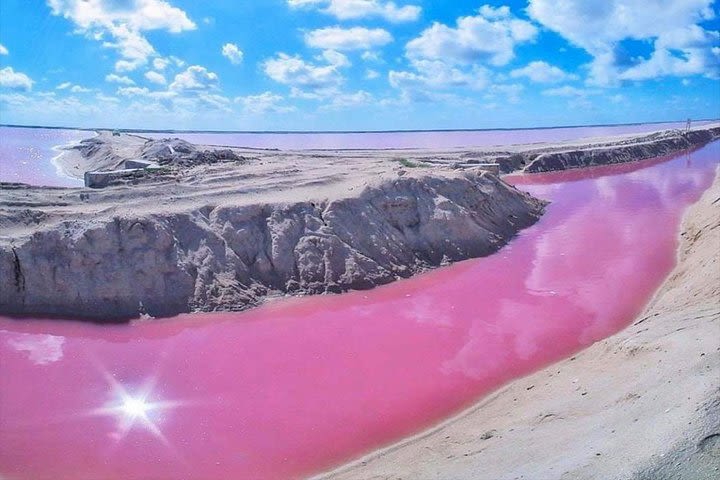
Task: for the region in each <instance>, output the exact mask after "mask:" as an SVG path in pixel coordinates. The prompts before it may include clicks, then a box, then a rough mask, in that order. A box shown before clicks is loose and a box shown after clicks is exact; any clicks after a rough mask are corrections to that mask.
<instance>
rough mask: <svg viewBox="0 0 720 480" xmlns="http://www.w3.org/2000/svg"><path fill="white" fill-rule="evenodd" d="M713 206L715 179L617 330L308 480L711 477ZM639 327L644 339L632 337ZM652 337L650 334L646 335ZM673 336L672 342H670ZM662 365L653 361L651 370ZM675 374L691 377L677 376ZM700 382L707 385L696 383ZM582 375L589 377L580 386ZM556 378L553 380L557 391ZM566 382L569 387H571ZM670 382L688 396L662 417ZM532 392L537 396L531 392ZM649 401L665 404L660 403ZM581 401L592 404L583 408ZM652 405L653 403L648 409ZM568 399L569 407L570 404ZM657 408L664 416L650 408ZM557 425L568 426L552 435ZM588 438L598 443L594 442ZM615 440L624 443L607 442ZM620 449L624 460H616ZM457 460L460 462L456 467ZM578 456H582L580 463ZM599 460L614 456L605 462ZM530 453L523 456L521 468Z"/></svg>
mask: <svg viewBox="0 0 720 480" xmlns="http://www.w3.org/2000/svg"><path fill="white" fill-rule="evenodd" d="M719 201H720V167H718V168H717V169H716V174H715V178H714V181H713V184H712V185H711V186H710V187H709V188H708V189H707V190H706V191H705V192H704V193H703V195H702V197H701V198H700V199H699V200H698V201H697V202H696V203H694V204H693V205H692V206H690V207H689V208H688V209H687V211H686V212H685V213H684V215H683V220H682V223H681V225H680V228H679V231H678V232H677V239H678V242H677V249H676V264H675V266H674V268H673V270H672V271H671V272H670V273H669V275H668V276H667V278H666V279H665V280H664V281H663V283H662V284H661V285H660V286H659V287H658V289H657V290H656V292H655V293H654V294H653V296H652V297H651V298H650V299H649V300H648V303H647V305H646V307H645V308H644V309H643V311H642V313H641V314H640V315H638V316H637V317H636V318H635V319H634V320H633V321H632V322H631V323H629V324H628V326H627V327H625V328H623V329H622V330H621V331H619V332H618V333H616V334H614V335H612V336H611V337H607V338H605V339H603V340H601V341H598V342H596V343H594V344H593V345H590V346H588V347H587V348H584V349H582V350H580V351H579V352H577V353H576V354H575V355H573V356H571V357H569V358H566V359H564V360H561V361H558V362H556V363H553V364H552V365H549V366H548V367H545V368H543V369H541V370H539V371H537V372H535V373H532V374H530V375H527V376H525V377H522V378H518V379H515V380H513V381H511V382H510V383H508V384H506V385H505V386H503V387H501V388H500V389H498V390H496V391H495V392H493V393H491V394H489V395H488V396H486V397H484V398H482V399H481V400H479V401H478V402H476V403H475V404H473V405H471V406H470V407H468V408H466V409H464V410H462V411H461V412H459V413H457V414H456V415H454V416H453V417H451V418H449V419H447V420H445V421H443V422H441V423H440V424H438V425H435V426H434V427H432V428H430V429H426V430H424V431H422V432H419V433H417V434H415V435H413V436H412V437H409V438H405V439H403V440H401V441H399V442H396V443H394V444H391V445H389V446H386V447H383V448H380V449H377V450H375V451H373V452H370V453H368V454H366V455H364V456H362V457H360V458H357V459H354V460H352V461H350V462H348V463H345V464H343V465H341V466H339V467H337V468H335V469H332V470H329V471H326V472H322V473H319V474H316V475H313V476H311V477H310V478H311V479H312V480H330V479H338V480H339V479H358V480H359V479H366V478H396V477H398V478H401V477H402V478H414V479H430V478H437V474H438V472H442V474H443V475H446V476H447V477H446V478H453V479H458V480H460V479H467V480H471V479H472V480H479V479H488V480H499V479H512V478H562V479H567V480H570V479H604V478H622V479H638V480H639V479H657V478H668V479H669V478H673V479H677V478H681V479H699V478H710V476H707V477H706V476H704V475H714V474H717V472H718V471H719V470H720V402H718V401H717V400H716V396H717V394H718V393H720V381H718V380H717V378H716V377H717V372H718V371H719V370H720V353H718V352H720V348H713V347H717V345H714V344H713V339H716V338H718V335H720V296H719V295H718V294H720V286H716V285H720V259H719V258H718V256H719V255H718V253H717V252H716V251H715V249H714V247H715V246H716V245H718V244H720V218H718V215H717V212H716V211H715V210H713V209H714V208H716V205H717V203H718V202H719ZM708 221H709V222H710V223H707V222H708ZM713 223H714V226H713ZM691 267H697V268H691ZM702 270H705V271H704V272H703V271H702ZM688 279H689V281H688ZM668 297H669V299H668ZM690 297H692V298H691V299H690ZM682 298H684V299H685V303H682V302H681V299H682ZM693 315H694V318H690V319H689V320H688V319H686V317H691V316H693ZM683 321H685V322H687V321H690V322H691V324H690V325H687V324H684V325H681V326H680V328H676V327H677V326H678V325H677V322H683ZM638 325H642V327H639V328H636V327H638ZM653 327H654V330H655V331H653V332H651V330H653ZM678 332H685V333H683V334H679V333H678ZM691 334H692V335H693V336H694V335H698V336H700V337H702V336H703V334H704V336H705V340H704V342H701V339H699V338H693V339H692V340H691V339H690V338H689V337H690V336H691ZM680 335H682V338H676V337H678V336H680ZM665 337H667V341H664V340H665ZM696 342H699V343H701V345H703V346H701V347H699V348H697V349H696V350H697V351H698V352H699V353H697V354H696V355H694V356H687V355H678V354H677V352H673V351H672V348H673V347H675V350H678V351H679V350H682V351H687V350H689V351H693V350H694V344H695V343H696ZM678 344H680V346H678ZM663 349H664V350H663ZM656 352H661V353H659V354H658V353H656ZM663 354H664V355H663ZM644 355H648V356H649V355H654V356H662V357H669V358H670V359H671V360H672V362H673V363H672V365H673V366H672V369H673V371H675V374H673V373H671V372H670V371H666V369H664V368H662V366H660V368H659V369H660V371H659V372H657V371H652V370H650V372H648V371H647V370H646V369H647V363H642V364H641V365H638V363H639V361H638V358H640V357H642V356H644ZM618 356H622V357H626V358H620V359H618V358H617V357H618ZM661 362H662V358H660V359H658V360H657V363H656V364H657V365H661ZM628 367H631V368H636V369H637V374H636V376H632V373H634V372H635V370H630V368H628ZM638 367H639V368H638ZM678 367H681V368H678ZM683 368H687V369H689V370H691V371H694V372H695V373H696V375H695V376H690V377H687V376H683V375H680V371H681V370H682V369H683ZM703 372H707V373H708V374H709V375H710V376H711V378H710V379H709V380H705V379H703V378H702V376H703V375H704V373H703ZM588 374H589V375H594V376H595V377H594V378H591V379H590V380H587V379H586V378H583V379H582V382H581V381H580V380H579V379H580V378H582V376H583V375H584V376H585V377H587V375H588ZM713 375H714V376H715V378H712V377H713ZM561 376H562V377H563V380H558V379H559V378H560V377H561ZM573 377H577V378H573ZM568 378H573V380H571V381H570V384H569V385H568V381H569V380H568ZM672 382H677V383H681V384H683V383H684V384H686V385H685V386H684V387H680V390H682V391H683V392H686V393H692V395H691V396H688V397H687V403H686V404H685V405H681V406H680V407H678V406H677V405H675V406H674V407H675V408H673V407H669V408H665V407H664V405H665V404H668V398H667V397H670V399H671V400H679V396H678V395H670V394H669V393H671V392H672V391H673V390H675V393H679V390H676V389H678V387H675V386H673V387H667V386H666V385H668V384H672ZM542 383H544V387H546V388H545V389H543V387H540V389H538V388H533V387H534V386H537V385H539V384H542ZM578 384H579V385H578ZM640 384H645V386H646V389H645V390H643V389H640V388H637V385H640ZM597 385H602V386H603V387H605V388H596V386H597ZM580 388H581V389H582V390H584V391H585V392H586V393H582V395H580V396H577V394H576V393H575V392H576V391H577V390H578V389H580ZM653 388H654V389H655V390H656V392H653ZM541 390H545V392H542V393H541ZM548 390H554V391H551V392H548ZM626 390H627V393H626ZM630 390H633V391H630ZM634 390H637V391H634ZM658 390H662V391H663V392H664V393H665V394H666V395H658V394H657V391H658ZM587 392H591V393H592V394H593V396H595V395H597V396H599V397H601V398H598V399H593V397H592V396H590V397H588V396H587ZM598 392H599V393H598ZM573 393H575V395H573ZM653 393H656V395H655V397H654V398H652V399H651V400H648V397H650V396H651V395H652V394H653ZM623 394H625V395H623ZM571 395H572V396H573V398H568V397H570V396H571ZM588 400H590V401H588ZM658 402H665V404H663V405H661V406H658V405H657V403H658ZM683 402H684V400H683ZM625 403H634V404H635V405H633V406H632V409H633V411H632V412H629V413H628V412H627V411H626V410H625V409H627V408H628V407H627V406H623V404H625ZM638 404H639V405H638ZM680 408H682V409H683V411H682V415H681V414H680V413H677V412H676V413H675V414H674V415H673V416H674V417H678V416H679V417H681V418H680V419H678V418H673V420H672V422H671V421H670V420H669V419H668V414H669V413H670V412H671V411H673V410H674V409H680ZM519 412H522V413H520V414H519V415H518V413H519ZM641 412H642V413H641ZM634 416H637V417H638V418H632V417H634ZM642 416H645V417H647V416H651V417H652V418H653V419H657V421H662V422H666V423H672V427H673V430H672V432H673V433H674V435H670V437H671V438H672V441H671V442H668V438H666V436H668V435H669V432H668V428H664V429H663V428H656V426H655V424H653V422H652V421H648V419H647V418H645V419H642V422H641V421H640V420H641V417H642ZM628 420H630V421H628ZM565 422H570V423H574V424H575V425H561V424H562V423H565ZM558 424H560V425H558ZM610 426H612V427H616V428H613V429H611V428H610ZM594 429H595V430H594ZM597 429H600V430H604V431H603V432H602V433H601V434H597V431H596V430H597ZM623 429H624V430H625V431H624V432H623V431H622V430H623ZM608 430H611V432H608ZM658 430H659V431H658ZM519 431H522V432H523V433H517V432H519ZM616 434H618V435H617V437H620V436H622V435H624V436H625V437H627V438H626V439H624V440H623V439H622V438H617V437H615V435H616ZM638 437H642V438H643V442H644V443H643V445H645V446H643V447H642V448H638V447H637V446H634V447H631V445H633V440H632V439H633V438H638ZM599 444H600V445H603V446H602V447H601V446H599ZM572 445H574V446H575V447H571V446H572ZM647 445H650V446H647ZM625 448H629V450H632V451H633V453H634V455H629V454H626V453H625V452H623V450H624V449H625ZM458 450H462V451H465V453H461V454H459V455H458V454H457V453H456V452H457V451H458ZM578 450H580V451H582V452H581V453H580V454H578ZM596 450H597V451H596ZM600 450H604V453H603V452H601V451H600ZM608 450H611V451H612V452H613V453H614V454H608ZM468 452H469V453H468ZM558 452H566V453H568V454H569V453H570V452H573V454H574V456H573V457H567V458H566V457H564V456H562V455H558ZM528 453H531V454H532V455H531V457H530V458H528V457H527V454H528ZM481 454H482V455H481ZM463 459H467V460H465V461H463ZM533 459H534V460H535V461H536V463H533ZM495 462H496V463H495ZM498 463H499V464H501V465H500V466H498ZM503 466H504V467H505V468H503ZM481 472H482V473H481ZM711 472H712V473H711Z"/></svg>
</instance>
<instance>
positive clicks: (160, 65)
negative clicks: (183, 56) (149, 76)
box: [153, 57, 170, 71]
mask: <svg viewBox="0 0 720 480" xmlns="http://www.w3.org/2000/svg"><path fill="white" fill-rule="evenodd" d="M168 65H170V60H168V59H167V58H162V57H158V58H155V59H153V68H154V69H155V70H160V71H162V70H165V69H166V68H167V66H168Z"/></svg>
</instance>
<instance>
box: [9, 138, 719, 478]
mask: <svg viewBox="0 0 720 480" xmlns="http://www.w3.org/2000/svg"><path fill="white" fill-rule="evenodd" d="M719 159H720V142H716V143H714V144H712V145H709V146H707V147H705V148H703V149H701V150H698V151H695V152H693V153H690V154H687V155H681V156H678V157H676V158H674V159H671V160H668V161H656V162H645V163H643V164H635V165H632V166H629V165H624V166H619V167H609V168H602V169H591V170H583V171H572V172H564V173H561V174H558V175H554V174H544V175H540V176H533V177H520V178H515V179H514V182H515V183H516V184H518V185H521V188H523V189H526V190H527V191H530V192H532V193H533V194H535V195H537V196H540V197H543V198H546V199H548V200H551V201H552V203H551V204H550V206H549V207H548V210H547V214H546V215H545V216H544V217H543V218H542V219H541V220H540V222H539V223H537V224H536V225H535V226H533V227H531V228H529V229H526V230H525V231H523V232H522V233H521V234H520V235H519V236H518V237H517V238H516V239H514V240H513V241H512V242H511V243H510V244H509V245H508V246H507V247H505V248H503V249H502V250H501V251H500V252H498V253H497V254H495V255H492V256H490V257H487V258H481V259H475V260H469V261H465V262H461V263H459V264H456V265H454V266H451V267H447V268H442V269H438V270H435V271H433V272H430V273H428V274H425V275H421V276H417V277H415V278H413V279H410V280H405V281H399V282H396V283H394V284H391V285H387V286H384V287H381V288H377V289H374V290H371V291H365V292H354V293H349V294H344V295H337V296H321V297H308V298H300V299H287V300H279V301H276V302H272V303H270V304H268V305H266V306H265V307H262V308H258V309H255V310H252V311H249V312H245V313H240V314H208V315H182V316H180V317H178V318H174V319H169V320H165V321H157V322H146V323H136V324H133V325H129V326H95V325H87V324H82V323H74V322H60V321H47V320H34V321H27V320H23V321H20V320H12V319H8V318H0V369H1V371H0V477H2V478H6V479H18V480H20V479H22V480H24V479H28V480H30V479H32V480H42V479H53V480H59V479H71V480H79V479H93V480H94V479H103V480H105V479H108V480H109V479H122V480H128V479H180V478H182V479H217V478H228V479H279V478H301V477H304V476H307V475H309V474H312V473H316V472H319V471H322V470H324V469H328V468H331V467H333V466H335V465H337V464H339V463H343V462H345V461H347V460H349V459H351V458H354V457H357V456H359V455H362V454H363V453H365V452H367V451H369V450H372V449H374V448H377V447H380V446H382V445H386V444H388V443H391V442H393V441H396V440H398V439H400V438H402V437H405V436H408V435H410V434H413V433H415V432H417V431H419V430H422V429H424V428H427V427H428V426H430V425H432V424H434V423H436V422H438V421H441V420H443V419H445V418H447V417H448V416H450V415H452V414H453V413H455V412H457V411H458V410H459V409H462V408H463V407H466V406H468V405H469V404H472V403H473V402H475V401H477V400H478V399H480V398H481V397H482V396H483V395H485V394H487V393H488V392H490V391H492V390H494V389H496V388H498V387H499V386H500V385H502V384H503V383H505V382H507V381H509V380H511V379H513V378H517V377H520V376H523V375H526V374H528V373H530V372H532V371H534V370H537V369H539V368H541V367H543V366H545V365H547V364H548V363H550V362H553V361H556V360H559V359H561V358H563V357H567V356H569V355H571V354H573V353H574V352H576V351H577V350H579V349H582V348H584V347H586V346H588V345H590V344H591V343H593V342H595V341H597V340H600V339H602V338H604V337H607V336H609V335H611V334H613V333H614V332H617V331H618V330H620V329H622V328H623V327H625V326H626V325H627V324H628V323H629V322H630V321H631V320H632V319H633V318H634V317H635V316H636V315H637V314H638V313H639V312H640V311H641V310H642V308H643V306H644V305H645V303H646V302H647V301H648V299H649V298H650V296H651V295H652V293H653V292H654V291H655V289H656V288H657V287H658V286H659V285H660V283H661V282H662V280H663V279H664V278H665V277H666V275H667V274H668V273H669V271H670V270H671V269H672V267H673V264H674V261H675V260H674V259H675V250H676V246H677V244H676V242H677V241H676V239H677V234H678V228H679V222H680V219H681V216H682V214H683V212H684V211H685V210H686V208H687V207H688V205H690V204H691V203H693V202H695V201H696V200H697V199H698V198H699V197H700V195H701V194H702V192H703V191H704V190H705V189H706V188H707V187H708V186H709V185H710V184H711V182H712V179H713V176H714V172H715V168H716V167H717V165H718V160H719ZM143 396H144V397H145V404H144V406H143V403H142V402H139V401H138V398H140V397H143ZM122 398H126V400H127V399H130V400H127V401H125V402H124V404H123V402H122V400H121V399H122ZM133 399H134V400H133ZM138 402H139V404H140V405H141V407H140V408H138ZM123 405H124V406H123ZM138 410H139V412H140V413H138ZM491 427H492V426H490V425H488V428H491Z"/></svg>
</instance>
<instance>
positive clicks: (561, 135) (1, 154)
mask: <svg viewBox="0 0 720 480" xmlns="http://www.w3.org/2000/svg"><path fill="white" fill-rule="evenodd" d="M706 123H710V122H709V121H699V122H695V123H694V125H703V124H706ZM684 126H685V123H684V122H668V123H645V124H633V125H608V126H596V127H565V128H540V129H517V130H465V131H437V132H431V131H427V132H354V133H353V132H350V133H252V132H235V133H201V132H179V133H148V132H141V134H142V135H144V136H147V137H153V138H167V137H180V138H184V139H186V140H188V141H191V142H195V143H200V144H208V145H229V146H239V147H243V146H244V147H256V148H277V149H281V150H288V149H291V150H292V149H388V148H438V149H442V148H455V147H490V146H502V145H509V144H516V143H535V142H557V141H564V140H577V139H580V138H587V137H596V136H607V135H624V134H631V133H645V132H654V131H658V130H665V129H669V128H683V127H684ZM91 136H93V133H92V132H90V131H80V130H70V129H49V128H24V127H4V126H0V182H22V183H28V184H31V185H44V186H54V187H82V186H83V181H82V180H81V179H80V180H78V179H77V178H70V177H68V176H66V175H64V174H63V173H62V172H59V171H58V169H57V168H56V167H55V165H54V163H53V158H54V157H56V156H57V155H58V154H59V153H60V152H59V151H58V149H57V147H59V146H62V145H66V144H68V143H71V142H72V143H74V142H77V141H79V140H82V139H84V138H89V137H91Z"/></svg>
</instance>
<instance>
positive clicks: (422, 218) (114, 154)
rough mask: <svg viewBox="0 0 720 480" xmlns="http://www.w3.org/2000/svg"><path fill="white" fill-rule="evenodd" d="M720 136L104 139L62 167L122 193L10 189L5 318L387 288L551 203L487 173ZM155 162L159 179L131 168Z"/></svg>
mask: <svg viewBox="0 0 720 480" xmlns="http://www.w3.org/2000/svg"><path fill="white" fill-rule="evenodd" d="M718 135H720V126H719V125H718V124H710V125H703V126H701V127H697V128H696V129H693V130H691V131H689V132H681V131H678V130H668V131H663V132H656V133H653V134H642V135H623V136H619V137H613V138H595V139H587V140H582V141H573V142H563V143H560V144H533V145H516V146H508V147H507V148H506V149H504V150H503V151H484V150H467V149H457V150H450V151H427V150H383V151H372V150H368V151H295V152H292V151H282V152H280V151H274V150H259V149H238V148H226V147H218V146H207V145H193V144H190V143H188V142H185V141H183V140H178V139H165V140H150V139H147V138H144V137H142V136H138V135H130V134H121V135H114V134H111V133H109V132H101V133H100V134H98V136H96V137H94V138H90V139H87V140H83V141H82V142H80V143H79V144H77V145H74V146H72V147H70V149H69V150H68V154H67V155H63V156H62V157H60V158H58V160H57V161H58V162H61V163H62V164H63V165H62V167H63V170H64V171H66V172H72V174H73V175H77V176H79V177H81V176H83V175H84V174H85V172H88V171H98V170H101V171H115V172H117V171H119V172H120V173H119V174H118V175H117V176H112V177H110V178H108V179H107V181H106V182H102V184H103V185H110V188H102V189H92V190H88V189H50V188H42V187H30V186H27V185H5V186H4V188H2V189H0V202H1V203H2V205H3V206H2V208H0V227H2V230H3V231H2V234H1V235H0V276H2V277H3V278H9V279H12V285H11V288H5V289H3V290H2V291H0V312H2V313H11V314H42V315H73V316H80V317H87V318H92V319H97V320H102V319H127V318H132V317H135V316H137V315H138V314H140V313H148V314H150V315H153V316H168V315H174V314H177V313H183V312H192V311H215V310H240V309H244V308H248V307H250V306H253V305H257V304H258V303H259V302H261V301H262V300H263V299H264V298H265V297H268V296H273V295H279V294H317V293H331V292H342V291H347V290H350V289H366V288H372V287H374V286H376V285H381V284H385V283H388V282H391V281H393V280H396V279H399V278H407V277H409V276H412V275H414V274H416V273H418V272H422V271H425V270H427V269H428V268H433V267H436V266H439V265H444V264H448V263H450V262H454V261H458V260H463V259H467V258H474V257H478V256H484V255H488V254H490V253H492V252H494V251H496V250H497V249H498V248H500V247H501V246H502V245H504V244H505V243H506V242H507V241H508V240H509V239H510V238H512V236H513V235H515V234H516V233H517V232H518V231H519V230H520V229H522V228H524V227H527V226H529V225H531V224H533V223H534V222H535V221H536V220H537V219H538V218H539V216H540V215H541V213H542V209H543V202H540V201H538V200H536V199H533V198H532V197H530V196H529V195H526V194H523V193H521V192H519V191H518V190H516V189H515V188H513V187H511V186H508V185H507V184H505V183H504V182H503V181H502V180H500V179H498V177H497V176H495V175H493V174H490V173H488V172H487V170H495V171H497V170H498V168H499V170H502V171H512V170H518V169H520V170H523V169H524V170H528V171H533V172H534V171H544V170H548V169H568V168H575V167H581V166H589V165H595V164H606V163H618V162H627V161H630V160H633V159H643V158H648V157H652V156H657V155H661V154H668V153H673V152H676V151H679V150H682V149H688V148H694V147H698V146H700V145H703V144H704V143H707V142H709V141H711V140H712V139H713V138H716V136H718ZM142 162H150V163H152V164H153V165H156V166H157V168H153V169H151V170H144V169H136V170H127V168H128V165H130V164H132V165H136V164H138V163H142ZM491 167H492V168H491Z"/></svg>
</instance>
